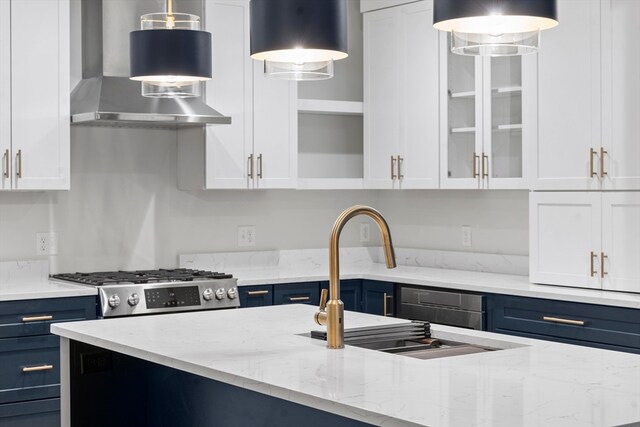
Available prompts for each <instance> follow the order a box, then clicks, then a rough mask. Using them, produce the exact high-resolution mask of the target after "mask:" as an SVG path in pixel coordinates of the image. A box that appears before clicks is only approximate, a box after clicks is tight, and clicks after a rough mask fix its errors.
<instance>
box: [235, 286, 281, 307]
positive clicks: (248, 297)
mask: <svg viewBox="0 0 640 427" xmlns="http://www.w3.org/2000/svg"><path fill="white" fill-rule="evenodd" d="M238 294H239V295H240V308H246V307H264V306H267V305H273V286H272V285H261V286H240V287H238Z"/></svg>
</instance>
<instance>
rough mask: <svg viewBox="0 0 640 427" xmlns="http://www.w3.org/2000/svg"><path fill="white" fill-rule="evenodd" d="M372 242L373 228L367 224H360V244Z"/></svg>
mask: <svg viewBox="0 0 640 427" xmlns="http://www.w3.org/2000/svg"><path fill="white" fill-rule="evenodd" d="M370 240H371V227H370V225H369V224H367V223H366V222H363V223H362V224H360V243H368V242H369V241H370Z"/></svg>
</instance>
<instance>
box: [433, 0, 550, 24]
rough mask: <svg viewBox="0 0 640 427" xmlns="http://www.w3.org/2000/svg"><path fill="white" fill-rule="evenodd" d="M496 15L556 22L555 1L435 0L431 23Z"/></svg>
mask: <svg viewBox="0 0 640 427" xmlns="http://www.w3.org/2000/svg"><path fill="white" fill-rule="evenodd" d="M497 13H499V14H500V15H502V16H505V15H507V16H509V15H510V16H528V17H536V18H546V19H549V20H553V21H556V22H557V21H558V18H557V6H556V0H435V1H434V4H433V23H434V25H436V28H437V25H438V24H439V23H442V22H444V21H451V20H454V19H460V18H472V17H479V16H489V15H492V14H497Z"/></svg>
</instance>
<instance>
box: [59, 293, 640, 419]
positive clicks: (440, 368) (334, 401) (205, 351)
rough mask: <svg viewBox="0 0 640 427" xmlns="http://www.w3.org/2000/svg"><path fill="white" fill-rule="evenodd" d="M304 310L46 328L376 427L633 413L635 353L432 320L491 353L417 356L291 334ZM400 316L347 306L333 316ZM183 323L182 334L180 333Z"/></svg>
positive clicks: (639, 403) (639, 394) (638, 391)
mask: <svg viewBox="0 0 640 427" xmlns="http://www.w3.org/2000/svg"><path fill="white" fill-rule="evenodd" d="M314 312H315V307H311V306H305V305H283V306H271V307H261V308H249V309H243V310H222V311H203V312H195V313H183V314H172V315H163V316H142V317H129V318H120V319H108V320H96V321H86V322H76V323H64V324H55V325H53V326H52V328H51V329H52V332H53V333H55V334H57V335H60V336H63V337H66V338H69V339H72V340H77V341H81V342H85V343H88V344H92V345H95V346H98V347H102V348H106V349H109V350H112V351H116V352H120V353H123V354H127V355H130V356H134V357H138V358H140V359H144V360H147V361H151V362H155V363H158V364H161V365H165V366H169V367H171V368H175V369H179V370H183V371H187V372H190V373H193V374H197V375H200V376H203V377H207V378H211V379H214V380H217V381H221V382H224V383H228V384H232V385H235V386H238V387H242V388H246V389H250V390H254V391H257V392H260V393H263V394H266V395H270V396H274V397H277V398H280V399H285V400H288V401H292V402H295V403H299V404H302V405H306V406H310V407H314V408H318V409H320V410H324V411H328V412H331V413H334V414H337V415H341V416H344V417H347V418H352V419H356V420H360V421H363V422H367V423H370V424H374V425H384V426H412V425H421V426H472V425H473V426H509V427H512V426H554V427H561V426H580V427H585V426H613V425H623V424H628V423H632V422H639V421H640V356H638V355H633V354H628V353H621V352H614V351H605V350H598V349H592V348H586V347H578V346H572V345H566V344H558V343H552V342H546V341H538V340H528V339H522V338H516V337H510V336H504V335H498V334H491V333H486V332H478V331H468V330H463V329H458V328H451V327H444V326H433V327H432V332H433V335H434V336H437V337H439V338H441V339H449V340H457V341H466V342H472V343H475V344H485V345H489V346H493V347H498V348H506V349H505V350H502V351H494V352H488V353H482V354H474V355H465V356H456V357H449V358H441V359H432V360H418V359H412V358H409V357H405V356H398V355H392V354H386V353H381V352H376V351H373V350H366V349H361V348H357V347H351V346H347V347H346V348H345V349H343V350H329V349H327V348H326V347H325V343H324V342H322V341H317V340H313V339H311V338H309V337H307V336H303V335H302V334H308V332H309V331H310V330H312V329H318V327H317V326H316V325H315V323H314V322H313V313H314ZM396 322H404V321H403V320H400V319H392V318H384V317H378V316H371V315H367V314H362V313H353V312H347V313H346V314H345V325H346V327H347V328H350V327H362V326H371V325H376V324H392V323H396ZM187 332H188V333H187Z"/></svg>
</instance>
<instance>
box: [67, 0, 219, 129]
mask: <svg viewBox="0 0 640 427" xmlns="http://www.w3.org/2000/svg"><path fill="white" fill-rule="evenodd" d="M179 5H180V6H181V7H182V6H191V8H194V5H195V8H196V9H199V10H196V11H193V12H194V13H195V14H197V15H199V16H201V17H202V16H204V10H203V2H202V0H196V1H191V0H181V1H180V4H179ZM81 7H82V80H81V81H80V83H78V85H77V86H76V87H75V89H74V90H73V91H72V92H71V124H72V125H92V126H96V125H102V126H128V127H155V128H169V129H178V128H183V127H194V126H200V127H202V126H205V125H208V124H211V125H222V124H231V117H227V116H224V115H222V114H220V113H219V112H217V111H216V110H214V109H213V108H211V107H209V106H208V105H207V104H206V103H205V102H204V99H202V98H173V99H158V98H145V97H143V96H142V94H141V87H140V82H136V81H133V80H130V79H129V32H130V31H133V30H136V29H138V28H139V25H140V24H139V19H140V15H142V14H144V13H149V12H155V11H162V10H164V1H159V0H136V1H132V0H106V1H103V0H82V3H81ZM182 11H185V12H191V11H188V10H184V9H183V10H181V12H182ZM214 78H215V76H214ZM203 92H204V91H203Z"/></svg>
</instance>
